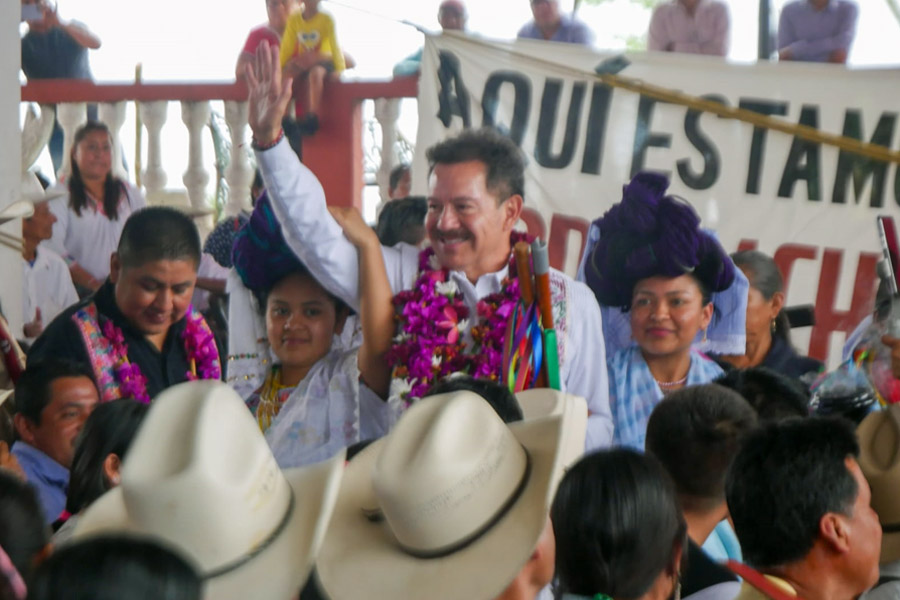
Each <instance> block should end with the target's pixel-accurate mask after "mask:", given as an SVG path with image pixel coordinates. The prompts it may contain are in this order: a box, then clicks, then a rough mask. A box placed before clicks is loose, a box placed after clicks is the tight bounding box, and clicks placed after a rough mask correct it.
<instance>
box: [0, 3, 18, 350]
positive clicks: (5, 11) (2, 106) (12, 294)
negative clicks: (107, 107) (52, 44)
mask: <svg viewBox="0 0 900 600" xmlns="http://www.w3.org/2000/svg"><path fill="white" fill-rule="evenodd" d="M21 11H22V5H21V4H20V3H19V2H0V31H3V32H5V33H0V149H2V150H0V154H2V156H3V160H0V208H3V207H6V205H7V204H10V203H11V202H13V201H15V200H16V199H17V198H18V197H19V186H20V182H21V179H22V177H21V175H22V138H21V134H20V133H19V94H20V92H19V65H20V64H21V42H20V41H19V21H20V18H19V17H20V16H21ZM3 230H4V231H6V232H7V233H12V234H14V235H17V236H21V235H22V221H21V220H19V219H16V220H13V221H11V222H9V223H7V224H6V225H3ZM0 281H2V282H3V285H0V302H2V304H3V314H4V315H5V316H6V319H7V320H8V321H9V324H10V326H11V327H12V330H13V331H14V332H21V330H22V323H23V319H22V317H23V315H22V256H21V254H17V253H16V252H15V251H13V250H10V249H9V248H7V247H6V246H0Z"/></svg>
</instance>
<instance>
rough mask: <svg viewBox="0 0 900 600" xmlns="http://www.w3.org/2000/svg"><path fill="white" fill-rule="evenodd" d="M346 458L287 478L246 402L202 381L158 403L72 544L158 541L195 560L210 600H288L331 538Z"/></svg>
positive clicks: (182, 387)
mask: <svg viewBox="0 0 900 600" xmlns="http://www.w3.org/2000/svg"><path fill="white" fill-rule="evenodd" d="M343 462H344V453H343V452H340V453H338V455H337V456H335V457H334V458H332V459H330V460H328V461H326V462H323V463H319V464H317V465H313V466H311V467H306V468H303V469H288V470H285V471H283V472H282V471H281V470H279V469H278V466H277V465H276V464H275V459H274V458H273V456H272V453H271V451H270V450H269V448H268V446H267V445H266V442H265V439H264V438H263V436H262V433H261V432H260V431H259V428H258V426H257V425H256V421H255V420H254V419H253V417H252V416H251V414H250V411H249V410H247V407H246V406H245V405H244V402H243V401H242V400H241V399H240V397H238V395H237V394H236V393H235V392H234V391H233V390H232V389H231V388H229V387H228V386H226V385H224V384H222V383H219V382H211V381H195V382H188V383H183V384H180V385H176V386H173V387H171V388H169V389H167V390H166V391H164V392H163V393H162V394H160V395H159V396H158V397H157V398H156V399H155V400H154V401H153V405H152V406H151V408H150V411H149V413H148V414H147V417H146V419H145V421H144V423H143V425H142V426H141V429H140V430H139V431H138V434H137V437H136V438H135V440H134V443H133V444H132V446H131V449H130V450H129V453H128V457H127V458H126V460H125V463H124V465H123V467H122V483H121V485H119V486H118V487H116V488H114V489H113V490H111V491H109V492H108V493H106V494H105V495H104V496H102V497H101V498H100V499H98V500H97V501H96V502H95V503H94V504H93V505H91V506H90V507H89V508H88V509H87V511H86V512H85V514H84V516H82V517H81V518H80V520H79V522H78V525H77V527H76V529H75V533H74V537H78V538H81V537H85V536H89V535H91V534H95V533H110V532H116V531H118V532H123V533H130V534H138V535H144V536H148V537H152V538H154V539H156V540H157V541H160V542H162V543H165V544H169V545H171V546H173V547H174V548H175V549H176V550H178V551H180V552H181V553H182V554H184V555H186V556H187V557H189V558H191V559H193V561H194V563H195V565H196V567H197V568H198V570H199V572H200V574H201V575H202V576H203V577H204V578H205V579H206V586H205V597H206V598H209V599H211V600H228V599H231V598H234V599H235V600H237V599H241V600H244V599H246V598H254V599H256V600H268V599H271V600H286V599H288V598H293V597H295V596H296V595H297V593H298V592H299V590H300V588H301V587H302V586H303V583H304V582H305V581H306V578H307V575H308V574H309V570H310V568H311V567H312V564H313V562H314V560H315V555H316V551H317V549H318V547H319V545H320V544H321V541H322V538H323V536H324V532H325V527H326V525H327V524H328V519H329V516H330V514H331V509H332V506H333V504H334V500H335V497H336V495H337V491H338V489H339V487H340V478H341V474H342V471H343Z"/></svg>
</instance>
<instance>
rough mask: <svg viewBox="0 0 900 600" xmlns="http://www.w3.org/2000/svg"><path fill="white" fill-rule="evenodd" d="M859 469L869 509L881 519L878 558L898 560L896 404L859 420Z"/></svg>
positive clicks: (899, 425)
mask: <svg viewBox="0 0 900 600" xmlns="http://www.w3.org/2000/svg"><path fill="white" fill-rule="evenodd" d="M856 436H857V437H858V438H859V450H860V451H859V461H858V462H859V467H860V469H862V472H863V475H865V476H866V480H867V481H868V482H869V487H870V488H872V508H873V509H875V512H876V513H878V518H879V519H880V520H881V529H882V532H883V535H882V536H881V559H880V562H881V563H882V564H883V563H888V562H892V561H895V560H900V405H897V404H891V405H889V406H888V407H887V408H886V409H885V410H881V411H878V412H874V413H872V414H870V415H869V416H867V417H866V418H865V419H863V422H862V423H860V424H859V427H858V428H857V429H856Z"/></svg>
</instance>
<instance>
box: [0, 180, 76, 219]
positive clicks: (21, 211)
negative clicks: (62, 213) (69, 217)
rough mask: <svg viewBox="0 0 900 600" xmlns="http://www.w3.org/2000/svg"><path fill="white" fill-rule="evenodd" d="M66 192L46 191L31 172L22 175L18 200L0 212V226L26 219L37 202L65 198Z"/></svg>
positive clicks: (61, 190) (32, 212)
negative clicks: (14, 220) (15, 220)
mask: <svg viewBox="0 0 900 600" xmlns="http://www.w3.org/2000/svg"><path fill="white" fill-rule="evenodd" d="M67 193H68V192H66V190H65V189H63V188H60V187H50V188H47V189H46V190H45V189H44V186H42V185H41V182H40V181H38V178H37V175H35V174H34V173H32V172H31V171H25V172H24V173H22V182H21V185H20V188H19V199H18V200H16V201H15V202H13V203H12V204H7V205H6V206H4V207H3V209H2V210H0V225H2V224H4V223H6V222H8V221H12V220H13V219H20V218H21V219H27V218H28V217H30V216H31V215H32V214H34V205H35V204H37V203H38V202H44V201H47V200H53V199H54V198H60V197H62V196H65V195H66V194H67Z"/></svg>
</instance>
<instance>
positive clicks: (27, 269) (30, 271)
mask: <svg viewBox="0 0 900 600" xmlns="http://www.w3.org/2000/svg"><path fill="white" fill-rule="evenodd" d="M28 175H30V174H26V178H28V179H29V181H27V182H26V180H25V178H23V182H22V185H23V189H22V193H23V196H24V197H25V199H26V200H30V201H32V202H34V212H33V214H32V215H31V216H30V217H26V218H25V219H23V220H22V259H23V263H22V266H23V269H24V273H23V278H22V308H23V310H24V317H25V318H24V319H23V322H24V323H25V325H24V326H23V328H22V336H21V339H23V340H25V341H26V342H33V341H34V339H35V338H36V337H37V336H39V335H40V334H41V332H42V331H43V330H44V323H49V322H50V321H52V320H53V319H54V318H55V317H56V315H58V314H59V313H60V312H62V311H63V309H64V308H66V307H68V306H71V305H72V304H75V303H76V302H78V294H77V293H75V286H74V285H73V283H72V277H71V275H69V267H68V265H66V261H64V260H63V259H62V257H60V256H59V255H58V254H56V253H55V252H53V250H50V249H49V248H46V247H43V246H42V247H40V248H39V247H38V245H39V244H40V243H41V242H42V241H44V240H49V239H50V236H51V235H52V233H53V224H54V223H55V222H56V217H54V216H53V213H52V212H50V207H49V206H48V201H49V200H50V199H52V198H53V197H54V192H51V193H49V194H48V193H46V192H44V190H43V189H42V188H41V185H40V183H38V181H37V178H36V177H34V175H30V177H28ZM31 180H33V181H31ZM26 184H27V185H28V189H25V186H26ZM55 193H56V195H59V193H60V192H55Z"/></svg>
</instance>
